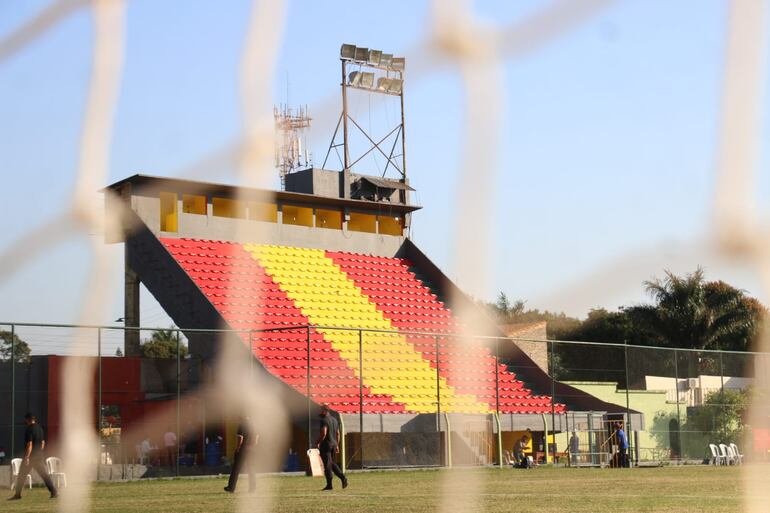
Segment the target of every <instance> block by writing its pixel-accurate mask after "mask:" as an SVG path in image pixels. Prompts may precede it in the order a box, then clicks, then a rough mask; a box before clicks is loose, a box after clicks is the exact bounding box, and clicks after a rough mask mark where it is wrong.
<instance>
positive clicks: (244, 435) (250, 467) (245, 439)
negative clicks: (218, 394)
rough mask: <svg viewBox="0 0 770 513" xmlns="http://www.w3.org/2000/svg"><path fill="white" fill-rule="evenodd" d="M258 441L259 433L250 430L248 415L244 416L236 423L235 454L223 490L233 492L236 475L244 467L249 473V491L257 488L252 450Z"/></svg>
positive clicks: (236, 480)
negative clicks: (228, 477) (228, 478)
mask: <svg viewBox="0 0 770 513" xmlns="http://www.w3.org/2000/svg"><path fill="white" fill-rule="evenodd" d="M258 441H259V435H256V434H254V433H252V432H251V426H250V425H249V417H244V418H243V420H241V423H240V424H239V425H238V434H237V436H236V443H235V454H234V456H233V469H232V471H231V472H230V480H229V481H228V482H227V486H225V491H226V492H228V493H235V486H236V485H237V484H238V476H239V474H240V473H241V469H243V468H244V467H246V472H247V473H248V474H249V492H253V491H255V490H256V489H257V479H256V476H255V475H254V451H255V449H256V446H257V442H258Z"/></svg>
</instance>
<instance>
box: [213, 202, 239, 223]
mask: <svg viewBox="0 0 770 513" xmlns="http://www.w3.org/2000/svg"><path fill="white" fill-rule="evenodd" d="M211 205H212V207H213V209H212V210H213V211H212V214H214V215H215V216H217V217H232V218H238V219H243V218H245V217H246V204H245V203H244V202H242V201H238V200H234V199H229V198H211Z"/></svg>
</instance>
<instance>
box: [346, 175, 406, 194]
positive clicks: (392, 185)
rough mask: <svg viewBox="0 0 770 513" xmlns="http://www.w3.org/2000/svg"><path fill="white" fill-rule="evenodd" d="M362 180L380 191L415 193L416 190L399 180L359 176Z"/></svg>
mask: <svg viewBox="0 0 770 513" xmlns="http://www.w3.org/2000/svg"><path fill="white" fill-rule="evenodd" d="M359 176H360V178H361V180H364V181H367V182H369V183H370V184H372V185H374V186H375V187H378V188H380V189H398V190H404V191H413V190H414V189H413V188H412V187H410V186H409V185H408V184H405V183H403V182H399V181H398V180H388V179H387V178H378V177H376V176H369V175H359Z"/></svg>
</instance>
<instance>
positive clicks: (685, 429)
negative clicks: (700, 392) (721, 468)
mask: <svg viewBox="0 0 770 513" xmlns="http://www.w3.org/2000/svg"><path fill="white" fill-rule="evenodd" d="M749 395H750V392H749V391H748V390H737V389H725V390H724V392H722V391H716V392H712V393H710V394H709V395H708V396H707V397H706V400H705V401H704V402H703V405H702V406H698V407H695V408H692V409H691V412H690V415H689V417H688V418H687V421H686V422H685V423H684V425H683V426H682V445H683V448H684V451H685V454H687V455H689V456H695V457H700V456H702V454H703V452H704V450H705V448H706V447H707V446H708V444H709V443H718V444H719V443H724V444H729V443H731V442H735V443H740V440H741V437H742V436H743V431H744V423H743V418H744V416H745V415H746V411H747V409H748V405H749Z"/></svg>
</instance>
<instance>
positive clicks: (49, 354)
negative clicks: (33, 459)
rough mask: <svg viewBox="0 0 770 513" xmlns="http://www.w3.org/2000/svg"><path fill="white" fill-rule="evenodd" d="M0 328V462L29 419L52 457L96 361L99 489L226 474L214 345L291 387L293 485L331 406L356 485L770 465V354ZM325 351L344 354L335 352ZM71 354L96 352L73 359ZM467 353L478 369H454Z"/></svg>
mask: <svg viewBox="0 0 770 513" xmlns="http://www.w3.org/2000/svg"><path fill="white" fill-rule="evenodd" d="M0 328H1V329H2V330H3V340H4V341H5V347H4V352H3V355H5V357H4V359H3V361H2V362H0V379H2V390H3V393H2V394H0V408H1V409H2V411H3V415H2V418H3V421H2V425H0V448H2V449H3V451H2V452H4V454H5V459H6V460H10V459H11V458H12V457H18V455H19V454H21V451H22V446H23V439H24V415H25V413H27V412H30V413H33V414H35V415H36V416H37V418H38V421H39V422H40V423H41V424H42V425H43V426H44V427H45V429H46V432H47V438H48V440H49V444H48V453H49V454H50V455H58V452H57V451H58V441H59V439H60V436H61V425H60V423H61V416H62V408H64V407H65V405H64V403H63V402H62V400H61V395H62V394H61V388H62V383H61V376H62V373H61V369H62V367H63V365H64V362H65V360H67V359H72V358H85V359H93V360H94V361H95V364H94V365H93V368H94V369H95V371H94V376H93V382H94V384H95V386H94V395H93V397H91V398H86V400H87V401H90V403H91V404H92V405H93V409H94V412H95V416H94V418H95V419H97V421H96V425H94V432H96V433H97V434H98V443H99V448H98V449H99V450H98V453H97V454H98V457H97V458H96V460H95V461H93V462H92V463H93V472H94V476H96V475H98V476H99V478H100V479H103V480H110V479H134V478H140V477H152V476H174V475H196V474H218V473H223V472H226V471H227V470H228V468H229V466H230V464H231V462H232V454H233V450H234V440H235V434H236V429H237V426H238V423H239V417H238V414H237V412H234V411H228V409H227V408H228V406H227V402H226V401H223V400H222V398H221V397H219V396H218V392H217V389H216V388H215V387H210V386H208V385H209V384H210V383H213V382H215V381H216V376H215V375H214V373H215V372H217V370H216V366H214V362H215V360H216V357H217V347H219V346H218V344H235V345H239V346H243V348H244V349H245V348H249V347H250V349H251V351H250V352H247V351H244V352H243V358H246V359H249V361H250V366H251V369H252V372H254V373H266V374H267V375H268V376H270V377H272V378H273V379H276V380H280V381H281V382H282V383H283V388H284V390H285V391H286V394H285V397H284V398H283V399H282V400H284V401H285V403H286V405H287V409H288V410H289V411H291V412H292V415H291V420H290V425H289V426H286V429H287V430H288V431H289V432H290V436H288V438H287V440H288V443H287V446H286V447H285V455H286V457H285V462H284V470H286V471H304V470H305V469H306V462H307V458H306V456H305V452H306V451H307V449H308V448H311V447H314V446H315V444H316V439H317V436H318V417H317V414H318V407H319V405H320V404H323V403H328V404H330V405H332V408H333V409H334V411H335V415H336V416H337V417H338V418H339V419H340V421H341V422H340V423H341V426H342V431H343V433H344V434H343V437H342V440H343V442H344V443H343V444H342V451H341V452H342V455H341V459H342V462H343V463H344V466H345V467H347V468H370V469H371V468H407V467H435V466H458V465H477V466H479V465H522V464H535V465H536V464H543V463H552V464H556V465H567V466H572V467H577V468H580V467H606V466H632V465H633V466H637V465H638V466H644V465H660V464H664V463H669V462H676V463H693V464H694V463H707V464H722V463H740V462H741V456H743V457H745V458H746V459H755V460H766V459H767V456H768V450H770V444H769V443H768V442H769V441H770V440H769V439H768V436H767V433H768V428H769V427H770V426H765V425H749V424H748V423H747V422H746V410H747V405H748V401H749V394H750V392H751V390H752V388H754V387H759V388H761V387H763V386H766V385H765V383H766V381H767V379H768V376H767V375H764V374H762V375H758V374H757V372H756V371H755V369H759V368H761V369H766V368H767V366H766V365H764V366H761V365H758V364H759V363H761V362H762V361H764V362H767V361H768V359H770V355H768V354H765V353H748V352H747V353H739V352H729V351H703V350H683V349H669V348H658V347H642V346H627V345H619V344H597V343H586V342H561V341H545V340H522V339H512V338H494V337H461V336H460V335H448V334H426V333H414V334H409V333H403V332H398V333H397V332H387V331H375V330H356V329H349V328H325V327H316V326H301V327H288V328H284V329H279V330H270V331H257V330H254V331H216V330H180V329H176V328H170V329H149V328H140V329H128V328H121V327H98V326H92V327H75V326H56V325H32V324H23V323H20V324H6V325H3V326H2V327H0ZM137 335H138V336H139V340H141V342H142V343H141V346H140V348H141V353H140V354H138V355H125V354H124V342H125V340H126V339H135V338H136V336H137ZM325 335H331V336H333V337H334V338H335V339H336V340H338V341H340V340H342V341H343V343H342V344H341V345H340V344H338V345H336V346H335V347H334V348H331V347H326V346H325V345H324V344H328V343H327V342H325V340H326V339H325V337H324V336H325ZM75 336H78V337H81V340H82V339H84V338H85V339H86V340H90V346H89V347H90V349H89V350H88V351H81V352H80V353H78V354H73V353H72V352H70V351H69V348H70V347H73V345H72V344H71V339H72V338H73V337H75ZM404 341H406V342H407V343H408V344H409V346H408V347H410V348H411V349H413V350H414V354H416V355H418V356H417V358H418V361H417V362H414V361H412V362H410V361H409V358H408V357H407V356H405V353H404V352H403V348H402V346H401V344H403V343H404ZM29 347H31V348H32V351H31V352H30V351H29V350H28V349H29ZM80 347H84V346H83V345H82V344H81V346H80ZM522 348H525V349H526V350H522ZM5 349H7V350H5ZM461 353H463V356H464V357H466V358H468V357H470V358H471V359H472V361H474V365H470V366H468V365H463V366H459V365H457V363H456V361H457V358H458V355H459V354H461ZM415 365H421V366H422V367H419V368H420V369H422V370H423V371H422V373H420V372H418V371H415V370H414V369H415V368H417V367H415ZM469 367H470V369H469ZM762 372H763V373H765V374H766V371H764V370H763V371H762ZM383 390H387V391H388V393H383ZM551 398H552V399H551ZM479 404H481V405H483V407H482V408H481V409H479V408H478V405H479ZM267 419H269V414H266V415H265V417H264V419H260V421H259V422H266V421H268V420H267ZM522 440H523V441H522Z"/></svg>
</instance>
